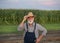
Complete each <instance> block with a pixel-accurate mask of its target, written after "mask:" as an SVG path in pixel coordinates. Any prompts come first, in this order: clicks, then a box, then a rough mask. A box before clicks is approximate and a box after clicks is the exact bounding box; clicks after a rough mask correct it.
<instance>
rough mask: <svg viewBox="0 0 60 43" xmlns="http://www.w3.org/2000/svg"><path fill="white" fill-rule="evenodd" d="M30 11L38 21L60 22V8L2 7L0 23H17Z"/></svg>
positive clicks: (43, 22)
mask: <svg viewBox="0 0 60 43" xmlns="http://www.w3.org/2000/svg"><path fill="white" fill-rule="evenodd" d="M28 12H33V14H34V15H35V21H36V22H37V23H41V24H45V23H60V10H31V9H30V10H28V9H0V25H2V24H13V25H14V24H15V25H17V24H19V23H20V22H21V21H22V19H23V17H24V16H25V15H27V14H28Z"/></svg>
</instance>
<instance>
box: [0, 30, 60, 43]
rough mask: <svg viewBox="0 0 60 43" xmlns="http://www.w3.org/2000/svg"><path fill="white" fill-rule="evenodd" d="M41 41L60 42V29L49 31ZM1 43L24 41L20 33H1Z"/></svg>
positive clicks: (19, 42) (44, 42)
mask: <svg viewBox="0 0 60 43" xmlns="http://www.w3.org/2000/svg"><path fill="white" fill-rule="evenodd" d="M41 42H42V43H60V30H58V31H48V33H47V36H46V37H45V38H44V39H43V40H42V41H41ZM0 43H23V38H22V35H20V34H3V35H0Z"/></svg>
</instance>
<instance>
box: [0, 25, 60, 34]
mask: <svg viewBox="0 0 60 43" xmlns="http://www.w3.org/2000/svg"><path fill="white" fill-rule="evenodd" d="M44 26H45V27H46V29H47V30H60V24H45V25H44ZM17 27H18V26H17V25H0V34H4V33H18V31H17Z"/></svg>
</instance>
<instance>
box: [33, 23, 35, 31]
mask: <svg viewBox="0 0 60 43" xmlns="http://www.w3.org/2000/svg"><path fill="white" fill-rule="evenodd" d="M35 29H36V23H35V25H34V31H33V32H35Z"/></svg>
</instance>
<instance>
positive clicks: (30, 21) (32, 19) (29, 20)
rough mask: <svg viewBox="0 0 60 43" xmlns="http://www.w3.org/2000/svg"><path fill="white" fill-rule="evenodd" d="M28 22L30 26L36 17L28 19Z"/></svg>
mask: <svg viewBox="0 0 60 43" xmlns="http://www.w3.org/2000/svg"><path fill="white" fill-rule="evenodd" d="M27 20H28V23H29V24H32V23H33V22H34V16H30V17H28V18H27Z"/></svg>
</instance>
